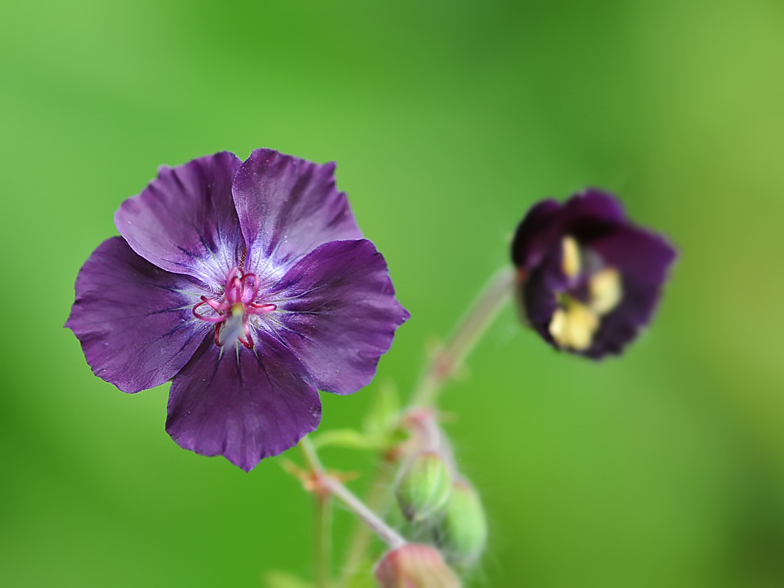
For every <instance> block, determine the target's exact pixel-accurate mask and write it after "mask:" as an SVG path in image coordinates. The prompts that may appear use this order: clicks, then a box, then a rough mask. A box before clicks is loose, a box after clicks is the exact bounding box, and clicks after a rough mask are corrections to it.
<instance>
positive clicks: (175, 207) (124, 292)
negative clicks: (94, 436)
mask: <svg viewBox="0 0 784 588" xmlns="http://www.w3.org/2000/svg"><path fill="white" fill-rule="evenodd" d="M334 170H335V164H333V163H328V164H326V165H317V164H315V163H311V162H309V161H305V160H303V159H298V158H296V157H291V156H289V155H283V154H281V153H278V152H277V151H272V150H269V149H259V150H256V151H254V152H253V153H251V155H250V157H249V158H248V159H247V160H246V161H244V162H243V161H241V160H240V159H239V158H237V157H236V156H235V155H234V154H232V153H228V152H223V153H217V154H215V155H210V156H206V157H202V158H199V159H194V160H193V161H191V162H189V163H186V164H185V165H182V166H179V167H175V168H170V167H161V168H160V170H159V172H158V177H157V178H156V179H155V180H153V181H152V182H150V184H149V185H148V186H147V188H146V189H145V190H144V191H143V192H142V193H141V194H139V195H138V196H135V197H133V198H129V199H128V200H126V201H125V202H123V204H122V205H121V206H120V209H119V210H118V211H117V212H116V214H115V217H114V221H115V224H116V226H117V229H118V230H119V231H120V234H121V235H122V237H112V238H111V239H108V240H107V241H104V242H103V243H102V244H101V245H100V246H99V247H98V249H96V250H95V251H94V252H93V254H92V255H91V256H90V258H89V259H88V260H87V262H86V263H85V264H84V266H83V267H82V269H81V271H80V272H79V276H78V278H77V279H76V302H74V305H73V309H72V311H71V316H70V317H69V318H68V322H67V323H66V327H68V328H70V329H71V330H72V331H73V332H74V334H75V335H76V336H77V337H78V339H79V341H80V342H81V344H82V349H83V350H84V354H85V357H86V358H87V363H89V364H90V366H91V367H92V369H93V372H95V374H96V375H97V376H99V377H101V378H103V379H104V380H106V381H107V382H111V383H112V384H114V385H115V386H117V387H118V388H119V389H120V390H122V391H123V392H129V393H134V392H138V391H140V390H144V389H146V388H152V387H154V386H158V385H160V384H163V383H164V382H166V381H167V380H172V385H171V391H170V393H169V405H168V417H167V419H166V430H167V431H168V433H169V434H170V435H171V436H172V438H173V439H174V440H175V441H176V442H177V443H178V444H179V445H180V446H181V447H184V448H185V449H190V450H191V451H195V452H196V453H200V454H202V455H209V456H213V455H223V456H225V457H226V458H227V459H228V460H229V461H230V462H232V463H233V464H235V465H237V466H239V467H240V468H242V469H243V470H245V471H249V470H251V469H252V468H253V467H254V466H255V465H256V464H257V463H258V462H259V461H260V460H261V459H263V458H265V457H269V456H272V455H277V454H278V453H280V452H282V451H284V450H285V449H288V448H289V447H292V446H293V445H295V444H296V443H297V442H298V441H299V439H300V438H301V437H302V436H303V435H305V434H307V433H308V432H310V431H313V430H314V429H315V428H316V427H317V426H318V424H319V421H320V420H321V402H320V400H319V395H318V390H324V391H327V392H333V393H335V394H351V393H352V392H355V391H357V390H359V389H360V388H362V387H363V386H365V385H367V384H368V383H369V382H370V381H371V380H372V378H373V376H374V374H375V371H376V365H377V363H378V360H379V357H380V356H381V355H382V354H384V353H386V351H387V350H388V349H389V347H390V346H391V344H392V338H393V337H394V334H395V330H396V329H397V327H399V326H400V325H401V324H402V323H403V322H404V321H405V320H406V319H408V317H409V314H408V312H407V311H406V310H405V309H404V308H403V307H402V306H400V304H399V303H398V302H397V300H396V299H395V291H394V288H393V287H392V282H391V281H390V278H389V273H388V271H387V266H386V263H385V261H384V258H383V257H382V256H381V254H380V253H379V252H378V251H377V250H376V248H375V246H374V245H373V243H371V242H370V241H368V240H366V239H363V238H362V233H361V232H360V230H359V228H358V227H357V224H356V221H355V220H354V215H353V214H352V212H351V209H350V208H349V204H348V200H347V198H346V195H345V193H342V192H338V191H337V190H336V188H335V178H334Z"/></svg>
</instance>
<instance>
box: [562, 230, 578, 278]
mask: <svg viewBox="0 0 784 588" xmlns="http://www.w3.org/2000/svg"><path fill="white" fill-rule="evenodd" d="M561 255H562V257H561V268H562V269H563V273H565V274H566V277H567V278H574V277H576V276H577V275H578V274H579V273H580V246H579V245H578V244H577V241H575V240H574V237H564V238H563V240H562V241H561Z"/></svg>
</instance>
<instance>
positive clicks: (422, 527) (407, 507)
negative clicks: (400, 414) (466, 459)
mask: <svg viewBox="0 0 784 588" xmlns="http://www.w3.org/2000/svg"><path fill="white" fill-rule="evenodd" d="M403 423H404V425H405V426H407V427H408V429H409V430H410V432H411V436H410V438H409V440H408V442H407V443H406V444H405V445H404V448H403V450H402V453H403V454H407V457H405V458H404V459H403V465H402V466H401V468H400V471H399V473H398V476H397V480H396V483H395V498H396V499H397V505H398V506H399V511H400V513H401V514H402V515H403V517H404V519H405V522H404V523H403V525H402V527H403V532H404V534H406V535H408V536H410V537H414V538H416V539H417V540H420V541H426V542H429V543H432V544H433V545H434V546H435V547H437V548H438V549H439V550H440V551H441V553H442V555H443V557H444V558H445V559H446V561H447V562H448V563H449V564H451V565H452V566H454V567H455V568H457V569H460V570H468V569H470V568H472V567H474V566H475V565H476V564H477V563H478V561H479V559H480V557H481V555H482V552H483V551H484V548H485V545H486V543H487V519H486V517H485V512H484V508H483V506H482V501H481V499H480V497H479V494H478V492H477V491H476V489H475V488H474V486H473V485H472V484H471V482H470V481H468V479H467V478H466V477H465V476H463V475H462V474H460V473H459V472H458V470H457V466H456V463H455V459H454V455H453V452H452V448H451V446H450V444H449V441H448V439H447V437H446V435H445V433H444V431H443V429H442V428H441V427H440V426H439V424H438V422H437V420H436V416H435V414H434V413H433V411H425V410H415V411H412V412H410V413H409V414H408V415H406V418H404V419H403Z"/></svg>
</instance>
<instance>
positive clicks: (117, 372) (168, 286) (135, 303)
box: [65, 237, 207, 392]
mask: <svg viewBox="0 0 784 588" xmlns="http://www.w3.org/2000/svg"><path fill="white" fill-rule="evenodd" d="M197 301H198V292H195V287H194V285H193V284H192V283H191V281H190V280H189V279H188V278H186V277H184V276H178V275H175V274H171V273H169V272H165V271H163V270H162V269H160V268H158V267H156V266H154V265H153V264H151V263H150V262H148V261H146V260H145V259H142V258H141V257H139V256H138V255H136V253H134V252H133V250H132V249H131V248H130V247H129V246H128V244H127V243H126V242H125V241H124V240H123V239H122V238H121V237H112V238H111V239H108V240H107V241H104V242H103V243H101V245H99V246H98V249H96V250H95V251H94V252H93V254H92V255H91V256H90V257H89V258H88V259H87V261H86V262H85V264H84V266H83V267H82V269H81V271H80V272H79V276H78V277H77V279H76V302H74V305H73V308H72V310H71V316H70V317H69V318H68V321H67V322H66V323H65V326H66V327H68V328H69V329H71V330H72V331H73V332H74V334H75V335H76V337H77V338H78V339H79V341H80V342H81V344H82V349H83V350H84V355H85V357H86V358H87V363H88V364H90V367H91V368H92V369H93V372H94V373H95V375H96V376H98V377H100V378H103V379H104V380H106V381H107V382H110V383H112V384H114V385H115V386H117V387H118V388H119V389H120V390H122V391H123V392H138V391H139V390H144V389H146V388H153V387H154V386H158V385H160V384H163V383H164V382H166V381H167V380H169V379H170V378H172V377H173V376H174V375H175V374H176V373H177V372H178V371H180V369H181V368H182V367H183V366H184V365H185V364H186V363H187V362H188V360H189V359H190V358H191V356H192V355H193V353H194V352H195V351H196V349H197V348H198V346H199V344H200V343H201V342H202V341H203V340H204V338H205V336H206V334H207V329H206V328H205V325H204V324H203V323H201V321H198V320H196V319H195V318H194V317H193V314H192V313H191V308H192V306H193V304H195V303H196V302H197Z"/></svg>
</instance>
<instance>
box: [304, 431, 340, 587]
mask: <svg viewBox="0 0 784 588" xmlns="http://www.w3.org/2000/svg"><path fill="white" fill-rule="evenodd" d="M299 448H300V451H301V452H302V456H303V458H304V459H305V463H306V464H307V465H308V469H309V470H310V473H311V475H312V476H313V482H314V483H313V499H314V518H315V520H314V532H313V539H314V541H313V569H314V575H315V577H316V588H329V586H330V584H331V578H330V575H331V569H330V568H331V566H330V563H331V555H332V554H331V548H332V500H331V498H330V492H329V490H328V489H327V488H326V486H325V485H324V480H325V478H326V473H325V472H324V466H322V465H321V460H319V457H318V454H317V453H316V448H315V447H314V446H313V443H312V442H311V440H310V439H309V438H308V437H307V436H306V437H303V438H302V439H301V440H300V442H299Z"/></svg>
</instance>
